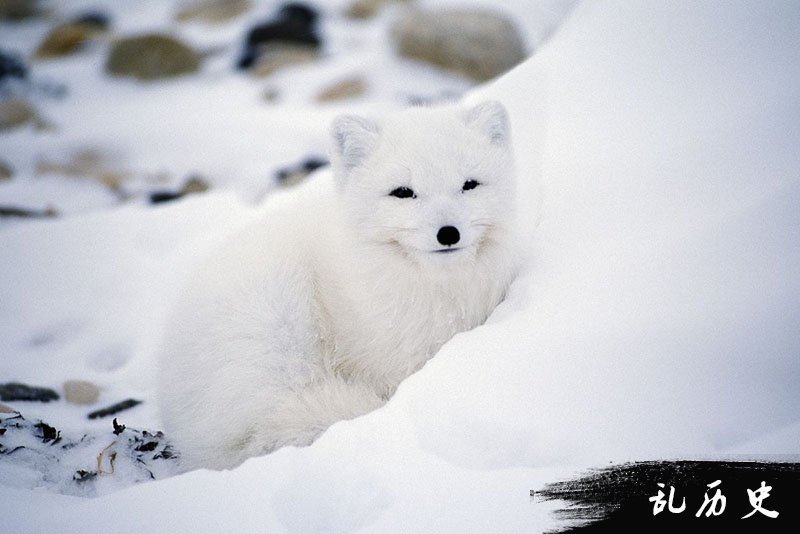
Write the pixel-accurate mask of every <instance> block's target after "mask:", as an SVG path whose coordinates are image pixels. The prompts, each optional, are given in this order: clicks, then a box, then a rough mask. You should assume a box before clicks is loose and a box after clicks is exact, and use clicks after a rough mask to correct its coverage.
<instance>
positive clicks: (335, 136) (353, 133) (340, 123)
mask: <svg viewBox="0 0 800 534" xmlns="http://www.w3.org/2000/svg"><path fill="white" fill-rule="evenodd" d="M379 136H380V128H379V127H378V125H377V124H376V123H375V122H373V121H371V120H369V119H367V118H364V117H359V116H356V115H342V116H339V117H337V118H336V119H334V121H333V125H332V127H331V152H332V154H331V156H332V157H333V161H334V164H335V165H336V166H337V167H339V169H340V170H341V171H343V172H344V173H349V172H350V171H351V170H353V169H355V168H356V167H358V166H359V165H361V164H362V163H363V162H364V161H365V160H366V159H367V158H368V157H369V156H370V155H371V154H372V151H373V150H374V149H375V148H376V147H377V145H378V138H379Z"/></svg>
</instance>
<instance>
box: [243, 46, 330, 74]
mask: <svg viewBox="0 0 800 534" xmlns="http://www.w3.org/2000/svg"><path fill="white" fill-rule="evenodd" d="M318 58H319V54H318V53H317V48H316V47H314V46H310V45H302V44H285V43H280V44H278V43H273V44H272V45H270V46H269V48H267V49H265V50H264V51H263V52H261V53H260V54H259V56H258V59H256V62H255V65H253V68H252V73H253V76H256V77H259V78H263V77H266V76H269V75H271V74H273V73H274V72H276V71H278V70H280V69H283V68H286V67H290V66H293V65H303V64H306V63H311V62H313V61H316V60H317V59H318Z"/></svg>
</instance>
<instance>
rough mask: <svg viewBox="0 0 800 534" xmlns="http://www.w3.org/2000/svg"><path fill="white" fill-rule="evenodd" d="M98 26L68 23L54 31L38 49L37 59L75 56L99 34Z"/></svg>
mask: <svg viewBox="0 0 800 534" xmlns="http://www.w3.org/2000/svg"><path fill="white" fill-rule="evenodd" d="M99 31H101V30H98V29H97V27H96V26H94V25H91V24H85V23H75V22H67V23H65V24H59V25H58V26H56V27H55V28H53V29H52V30H50V33H48V34H47V36H46V37H45V38H44V40H43V41H42V42H41V44H40V45H39V48H37V49H36V54H35V57H37V58H39V59H47V58H54V57H62V56H67V55H70V54H73V53H75V52H77V51H78V50H80V49H81V48H83V45H85V44H86V43H87V42H88V41H89V40H90V39H91V38H92V37H94V36H95V35H97V34H98V33H99Z"/></svg>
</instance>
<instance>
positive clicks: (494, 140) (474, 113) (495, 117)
mask: <svg viewBox="0 0 800 534" xmlns="http://www.w3.org/2000/svg"><path fill="white" fill-rule="evenodd" d="M465 121H466V123H467V126H468V127H469V128H474V129H476V130H478V131H480V132H482V133H483V134H484V135H486V137H488V138H489V142H490V143H491V144H493V145H505V144H506V143H507V142H508V138H509V136H510V128H509V125H508V113H507V112H506V108H505V106H503V104H501V103H500V102H497V101H496V100H490V101H488V102H483V103H482V104H478V105H477V106H475V107H473V108H471V109H468V110H467V112H466V115H465Z"/></svg>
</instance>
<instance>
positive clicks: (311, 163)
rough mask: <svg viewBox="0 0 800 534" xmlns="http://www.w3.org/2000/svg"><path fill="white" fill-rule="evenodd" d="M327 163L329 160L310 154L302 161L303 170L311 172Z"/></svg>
mask: <svg viewBox="0 0 800 534" xmlns="http://www.w3.org/2000/svg"><path fill="white" fill-rule="evenodd" d="M329 163H330V162H329V161H328V160H327V159H325V158H321V157H317V156H311V157H309V158H306V160H305V161H303V170H304V171H306V172H308V173H311V172H314V171H315V170H317V169H319V168H320V167H324V166H325V165H328V164H329Z"/></svg>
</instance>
